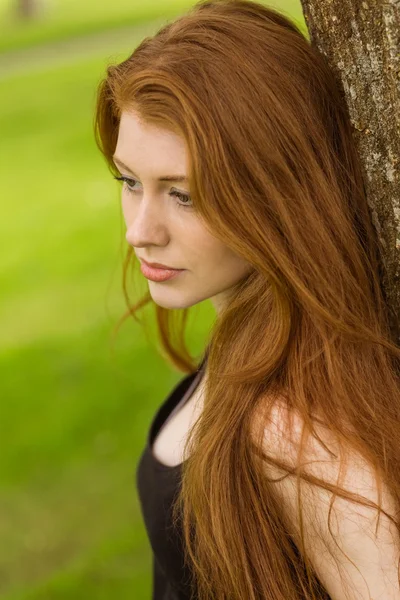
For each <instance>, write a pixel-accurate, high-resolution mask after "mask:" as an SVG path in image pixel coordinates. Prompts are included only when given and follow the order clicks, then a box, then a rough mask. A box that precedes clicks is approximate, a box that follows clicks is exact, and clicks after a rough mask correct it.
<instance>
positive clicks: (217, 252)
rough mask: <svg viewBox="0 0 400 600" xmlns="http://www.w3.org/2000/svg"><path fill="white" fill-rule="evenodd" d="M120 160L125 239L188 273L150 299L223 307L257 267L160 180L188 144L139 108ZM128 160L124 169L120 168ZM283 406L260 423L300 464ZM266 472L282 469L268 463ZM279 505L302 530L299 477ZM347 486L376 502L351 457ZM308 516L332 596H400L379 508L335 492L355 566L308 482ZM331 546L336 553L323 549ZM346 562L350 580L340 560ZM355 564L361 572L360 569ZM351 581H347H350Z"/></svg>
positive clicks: (283, 487) (177, 169)
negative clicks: (145, 119)
mask: <svg viewBox="0 0 400 600" xmlns="http://www.w3.org/2000/svg"><path fill="white" fill-rule="evenodd" d="M114 161H115V164H116V166H117V168H118V169H119V171H120V173H121V175H122V176H124V177H126V178H127V179H129V180H136V182H135V181H133V182H132V188H133V190H134V191H132V192H129V191H128V189H127V186H126V184H124V188H123V191H122V210H123V216H124V220H125V224H126V240H127V242H128V244H130V245H131V246H132V247H133V249H134V251H135V253H136V255H137V256H138V257H141V258H144V259H145V260H147V261H148V262H158V263H163V264H166V265H169V266H171V267H174V268H177V269H185V271H184V272H183V273H182V274H181V275H180V276H179V277H178V278H176V279H172V280H170V281H164V282H162V283H161V282H153V281H150V280H149V281H148V285H149V291H150V293H151V296H152V298H153V300H154V302H155V303H156V304H158V305H160V306H163V307H165V308H186V307H190V306H193V305H195V304H197V303H199V302H202V301H203V300H206V299H211V301H212V303H213V305H214V307H215V309H216V311H217V312H220V311H221V310H222V309H223V307H224V306H225V305H226V303H227V302H228V299H229V293H230V291H231V290H232V288H233V286H235V285H236V284H237V283H238V282H239V281H240V280H241V279H242V278H243V277H245V276H246V275H247V274H248V273H249V272H250V271H251V266H250V265H249V264H248V263H246V261H244V260H243V259H242V258H241V257H239V256H237V255H236V254H235V253H234V252H232V250H230V249H229V248H227V247H226V246H225V245H224V244H223V243H222V242H221V241H220V240H218V239H217V238H216V237H214V236H213V235H212V233H211V231H210V230H209V228H208V227H207V226H206V224H205V223H204V222H203V221H202V220H201V219H200V217H199V215H198V214H197V213H196V211H195V210H193V209H192V208H190V207H189V208H185V206H183V205H185V204H187V205H188V206H190V199H189V201H182V205H181V206H178V204H180V203H181V201H180V200H179V198H177V197H175V196H173V195H171V194H172V193H173V191H177V192H180V193H181V194H184V195H186V196H190V190H189V189H188V184H187V182H184V181H179V182H178V181H172V182H165V181H164V182H160V181H158V179H159V178H160V177H163V176H165V175H172V174H174V175H175V174H177V175H178V174H179V175H185V176H188V156H187V151H186V146H185V143H184V140H183V139H182V138H180V137H179V136H177V135H175V134H174V133H172V132H170V131H168V130H165V129H160V128H158V127H154V126H150V125H147V124H145V123H142V122H140V120H139V119H138V117H137V115H135V114H134V113H133V112H129V113H128V112H123V113H122V117H121V122H120V128H119V135H118V142H117V147H116V150H115V154H114ZM123 165H125V166H123ZM204 382H205V375H204V377H203V379H202V381H201V383H200V385H199V386H198V388H197V389H196V390H195V391H194V393H193V394H192V396H191V397H190V399H189V400H188V401H187V403H186V404H185V405H184V407H183V408H182V409H180V410H179V411H178V412H177V413H176V414H174V415H173V417H172V418H171V420H170V421H168V422H167V424H166V426H164V427H163V428H162V429H161V431H160V433H159V435H158V436H157V439H156V440H155V445H154V448H153V451H154V453H155V455H156V456H157V457H158V458H159V459H160V460H161V461H162V462H165V463H166V464H169V465H174V464H179V463H180V462H181V461H182V459H183V457H182V449H183V446H184V441H185V438H186V435H187V433H188V430H189V428H190V426H191V425H192V424H193V422H194V419H195V418H197V416H198V414H199V411H201V405H200V407H199V406H198V405H197V400H199V399H201V396H202V393H201V392H202V386H203V384H204ZM286 423H287V413H286V408H285V405H284V403H282V405H277V406H276V408H275V409H274V411H273V413H272V415H271V422H270V424H269V425H268V426H266V427H265V428H264V432H265V434H264V439H265V452H267V453H268V454H270V455H272V456H274V455H275V456H276V457H277V458H282V456H284V457H285V460H287V461H289V463H291V464H294V463H295V461H296V456H297V453H298V442H299V439H300V432H301V429H302V426H303V423H302V420H301V418H300V417H297V416H296V417H295V427H294V430H293V431H294V435H293V436H292V437H290V435H289V432H288V427H287V426H286ZM317 430H318V433H319V435H320V437H321V439H322V440H323V441H324V442H325V443H326V444H327V445H328V447H331V448H332V447H333V446H334V443H335V440H334V439H333V438H332V436H331V435H330V433H329V431H328V430H325V431H322V430H319V429H318V427H317ZM305 460H309V461H313V462H312V463H310V465H309V467H307V469H306V470H307V472H309V473H312V474H314V475H316V476H317V477H320V478H322V479H325V480H326V481H327V482H329V483H333V484H335V483H336V478H337V475H338V468H339V464H338V461H337V460H334V459H332V458H331V457H330V456H329V455H328V454H327V452H326V451H325V450H324V449H323V447H322V446H320V444H319V443H317V442H315V441H314V442H312V441H310V442H309V447H308V448H307V453H306V455H305ZM267 469H268V476H269V477H275V478H277V477H279V476H281V475H282V473H281V472H279V471H277V470H276V469H274V468H273V467H270V466H268V467H267V466H266V472H267ZM275 485H276V493H277V494H278V495H279V497H280V499H281V504H282V509H283V510H284V511H285V513H286V516H287V518H288V520H289V521H290V523H292V527H293V531H294V532H297V533H298V531H299V520H298V513H297V490H296V486H295V485H294V481H293V478H291V477H287V478H286V479H283V480H282V481H281V482H279V483H277V484H275ZM345 486H346V489H347V490H349V491H350V492H354V493H359V494H361V495H363V496H364V497H365V498H367V499H370V500H372V501H374V502H378V492H377V488H376V483H375V480H374V478H373V476H372V470H371V469H370V467H369V465H367V464H365V462H364V461H363V460H362V459H361V458H360V457H358V456H356V455H353V456H352V461H351V462H350V467H349V469H348V472H347V476H346V479H345ZM302 489H303V490H304V496H303V497H304V502H305V504H306V507H307V510H306V511H305V513H304V514H303V518H304V531H305V534H306V547H307V554H308V556H309V558H310V561H311V563H312V565H313V567H314V569H315V571H316V573H317V575H318V577H319V578H320V580H321V581H322V583H323V585H324V586H325V588H326V589H327V591H328V593H329V595H330V596H331V598H332V600H400V590H399V585H398V579H397V561H398V559H399V546H400V543H399V539H398V534H397V531H395V528H394V527H393V525H392V524H391V523H390V521H389V520H388V519H387V517H385V516H384V515H381V519H380V526H379V529H378V534H377V537H376V538H375V535H374V532H375V524H376V522H375V517H376V511H375V510H374V509H370V508H366V507H362V506H360V505H359V504H354V503H351V502H350V501H348V500H345V499H341V498H338V499H337V500H336V501H335V503H334V505H333V510H332V513H333V514H332V518H331V528H332V529H333V533H334V535H335V538H336V540H337V543H338V544H339V547H340V549H341V550H342V551H343V552H345V553H346V554H347V555H348V556H349V557H350V559H351V561H352V562H353V564H351V562H349V560H348V559H347V558H346V557H345V556H344V554H343V553H342V552H341V551H340V549H339V548H337V546H336V545H335V544H334V542H333V538H332V537H331V534H330V532H329V529H328V511H329V500H330V498H331V494H330V493H329V492H327V491H325V490H322V489H321V488H317V487H315V486H312V489H311V487H310V486H309V485H308V484H305V483H304V484H303V488H302ZM383 508H384V509H385V510H387V512H389V514H391V515H394V513H395V511H396V506H395V504H394V500H393V498H392V497H391V496H390V493H389V491H388V490H387V489H386V488H384V490H383ZM326 547H329V548H330V549H331V551H332V554H333V558H332V556H331V554H330V553H329V552H328V551H327V550H326ZM335 558H336V560H337V561H338V564H339V565H341V567H342V571H341V573H342V575H343V576H344V582H342V580H341V577H340V571H338V567H337V564H336V563H335V560H334V559H335ZM357 569H358V570H357ZM346 583H347V585H346Z"/></svg>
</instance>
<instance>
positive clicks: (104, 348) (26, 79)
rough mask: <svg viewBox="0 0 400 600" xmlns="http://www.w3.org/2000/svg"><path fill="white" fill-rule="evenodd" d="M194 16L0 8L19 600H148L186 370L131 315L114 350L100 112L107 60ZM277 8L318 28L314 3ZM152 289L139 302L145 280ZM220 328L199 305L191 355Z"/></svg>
mask: <svg viewBox="0 0 400 600" xmlns="http://www.w3.org/2000/svg"><path fill="white" fill-rule="evenodd" d="M193 4H194V2H191V1H190V0H151V2H146V3H145V2H143V0H113V1H112V2H105V1H103V2H100V3H99V2H96V1H95V0H84V1H83V0H0V172H1V177H0V234H1V235H0V240H1V242H0V243H1V248H2V251H1V253H0V397H1V404H0V597H1V598H4V599H5V600H27V599H35V600H44V599H51V600H59V599H61V598H63V599H66V598H68V599H69V598H71V599H72V598H73V599H74V600H79V599H85V600H87V599H90V600H100V599H105V598H107V599H109V598H112V599H113V600H119V599H128V598H133V599H138V600H142V599H143V600H146V599H150V597H151V551H150V546H149V543H148V540H147V537H146V533H145V529H144V525H143V523H142V518H141V514H140V508H139V504H138V498H137V493H136V488H135V469H136V465H137V461H138V458H139V455H140V453H141V452H142V450H143V447H144V444H145V443H146V436H147V433H148V428H149V424H150V421H151V419H152V418H153V416H154V413H155V411H156V409H157V408H158V406H159V405H160V404H161V402H163V401H164V399H165V397H166V395H167V394H169V393H170V391H171V389H172V387H173V386H174V385H175V384H176V383H177V382H178V380H179V379H181V378H182V376H183V375H182V374H181V373H179V372H176V371H173V370H172V369H171V367H170V366H168V365H167V364H166V362H165V361H164V359H163V358H162V357H161V356H160V355H159V353H158V352H157V350H156V342H155V341H154V342H152V343H149V340H148V339H147V337H146V336H145V334H144V332H143V330H142V329H141V327H140V326H139V325H138V324H137V323H136V322H135V321H133V319H130V320H128V321H126V322H125V324H124V325H123V326H122V328H121V329H120V331H119V333H118V336H117V338H116V340H115V345H114V346H113V351H112V348H111V346H112V330H113V327H114V326H115V325H116V322H117V321H118V319H119V317H120V316H121V315H122V313H123V312H124V310H125V303H124V299H123V294H122V289H121V277H122V260H123V256H124V255H125V251H126V248H127V244H126V242H125V238H124V233H125V231H124V226H123V219H122V215H121V210H120V202H119V199H120V193H119V186H118V183H117V182H115V181H114V180H113V179H112V177H111V175H110V173H109V172H108V170H107V167H106V164H105V162H104V159H103V158H102V156H101V155H100V153H99V151H98V150H97V147H96V146H95V142H94V136H93V115H94V106H95V96H96V89H97V85H98V84H99V82H100V81H101V79H102V78H103V77H104V75H105V70H106V68H107V66H108V65H109V64H111V63H114V62H119V61H121V60H123V59H125V58H126V57H127V56H128V55H129V54H130V53H131V52H132V51H133V49H134V48H135V47H136V46H137V44H138V43H139V42H140V41H141V39H142V38H143V37H145V36H147V35H151V34H152V33H155V32H156V31H157V29H158V28H159V27H160V26H161V25H163V24H164V23H166V22H167V21H170V20H173V19H174V18H175V17H176V16H178V15H179V14H181V13H183V12H185V10H186V9H188V8H189V7H190V6H192V5H193ZM265 4H269V5H270V6H275V7H277V8H279V9H280V10H281V11H282V12H285V13H286V14H287V15H289V16H290V17H292V18H293V19H294V20H295V21H296V22H297V23H298V25H300V26H301V28H302V29H303V31H306V27H305V22H304V20H303V15H302V11H301V6H300V0H276V1H273V0H270V2H268V3H266V2H265ZM136 283H137V282H136ZM139 283H140V285H141V286H142V287H141V288H139V291H140V294H142V292H144V291H146V289H147V280H145V278H144V277H142V281H141V282H139ZM150 317H151V315H150ZM214 317H215V314H214V310H213V307H212V306H211V303H210V301H205V302H203V303H201V304H200V305H197V306H195V307H193V308H192V310H191V321H190V323H189V329H188V338H187V342H188V346H189V347H190V349H191V350H192V353H193V355H198V356H199V355H200V353H201V351H202V349H203V347H204V344H205V341H206V337H207V333H208V330H209V327H210V325H211V323H212V321H213V319H214ZM154 331H155V330H154ZM153 339H154V340H155V338H153Z"/></svg>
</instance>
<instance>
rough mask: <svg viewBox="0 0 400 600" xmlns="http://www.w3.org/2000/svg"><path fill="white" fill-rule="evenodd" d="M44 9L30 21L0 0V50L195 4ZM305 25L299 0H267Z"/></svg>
mask: <svg viewBox="0 0 400 600" xmlns="http://www.w3.org/2000/svg"><path fill="white" fill-rule="evenodd" d="M42 2H43V6H44V7H45V9H44V10H43V12H42V13H41V14H39V16H38V18H37V19H36V20H34V21H32V22H30V23H21V22H19V21H18V20H17V19H16V17H15V12H14V9H13V7H14V4H15V0H0V53H1V52H5V51H10V50H19V49H22V48H28V47H32V46H35V45H39V44H44V43H49V42H58V41H61V40H63V39H67V38H72V37H76V38H79V37H80V36H85V35H88V34H91V33H99V32H102V31H110V29H118V28H122V27H125V26H127V25H137V24H140V23H143V22H145V21H149V20H151V19H153V18H154V19H159V18H165V19H170V18H172V17H173V16H175V15H178V14H179V13H181V12H183V11H185V10H186V9H187V8H188V7H190V6H192V5H193V4H195V2H191V1H190V0H151V2H143V1H142V0H118V1H117V2H98V1H97V0H85V1H84V2H83V1H82V0H64V1H63V2H62V1H61V0H58V1H56V0H42ZM267 4H270V5H271V6H276V7H278V8H279V9H280V10H282V11H286V13H287V14H288V15H290V16H291V17H292V18H294V19H296V20H297V21H298V22H299V24H300V26H301V27H302V28H303V30H304V31H306V29H305V22H304V18H303V14H302V10H301V5H300V0H284V2H282V0H270V1H269V2H267Z"/></svg>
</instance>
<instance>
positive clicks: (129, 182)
mask: <svg viewBox="0 0 400 600" xmlns="http://www.w3.org/2000/svg"><path fill="white" fill-rule="evenodd" d="M114 179H116V180H117V181H123V182H124V184H125V188H126V190H127V191H128V192H129V193H130V194H134V193H135V192H136V190H134V189H132V188H133V187H134V186H135V184H136V183H138V180H137V179H132V178H131V177H124V176H123V175H121V177H115V176H114ZM169 195H170V196H174V197H176V198H179V200H180V202H176V204H177V206H178V207H181V206H182V207H183V208H192V204H186V202H191V197H190V196H189V194H184V193H183V192H178V190H174V189H172V190H171V191H170V192H169Z"/></svg>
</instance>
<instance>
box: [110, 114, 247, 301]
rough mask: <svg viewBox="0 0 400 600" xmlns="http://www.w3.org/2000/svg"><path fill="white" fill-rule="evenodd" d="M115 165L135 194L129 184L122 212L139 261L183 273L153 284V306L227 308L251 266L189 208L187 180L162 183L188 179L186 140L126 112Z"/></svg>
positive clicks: (123, 200)
mask: <svg viewBox="0 0 400 600" xmlns="http://www.w3.org/2000/svg"><path fill="white" fill-rule="evenodd" d="M114 162H115V164H116V166H117V168H118V170H119V172H120V174H121V175H122V176H123V177H126V178H128V179H129V180H130V181H128V184H129V187H131V188H132V189H133V191H129V190H128V188H127V185H126V183H125V184H124V186H123V190H122V211H123V215H124V220H125V224H126V240H127V242H128V243H129V244H130V245H131V246H132V247H133V249H134V251H135V253H136V256H137V257H138V258H139V259H140V260H141V259H144V260H145V261H147V262H157V263H161V264H163V265H168V266H169V267H172V268H175V269H184V270H183V271H181V272H180V273H179V275H178V276H177V277H174V278H173V279H170V280H166V281H162V282H155V281H151V280H150V279H149V280H148V284H149V291H150V294H151V296H152V298H153V300H154V302H155V303H156V304H158V305H159V306H162V307H164V308H188V307H190V306H193V305H194V304H197V303H198V302H201V301H202V300H206V299H208V298H210V299H211V301H212V302H213V304H214V307H215V309H216V310H217V311H219V310H220V309H222V308H223V307H224V305H225V303H226V302H227V301H228V298H229V292H230V289H231V288H232V287H233V286H234V285H235V284H237V283H238V282H239V281H240V280H241V279H242V278H243V277H244V276H246V275H247V274H248V273H249V272H250V271H251V270H252V267H251V265H250V264H249V263H247V262H246V261H244V260H243V259H242V258H241V257H239V256H237V255H236V254H234V252H232V250H230V249H229V248H227V247H226V246H225V245H224V244H223V243H222V242H221V241H219V240H218V239H217V238H215V237H214V236H213V235H212V234H211V233H210V231H209V230H208V229H207V228H206V226H205V224H204V222H203V221H202V220H201V218H200V216H199V215H198V214H197V213H196V211H195V209H193V208H191V207H190V203H191V201H190V189H189V187H188V185H189V184H188V181H177V180H174V181H159V179H160V178H162V177H165V176H170V175H174V176H176V175H183V176H186V177H187V176H188V175H189V174H188V161H187V153H186V146H185V142H184V140H183V138H181V137H179V136H177V135H176V134H174V133H172V132H170V131H168V130H166V129H160V128H158V127H155V126H154V125H147V124H144V123H142V122H140V121H139V118H138V117H137V116H136V114H135V113H133V112H123V113H122V116H121V121H120V127H119V133H118V141H117V147H116V150H115V154H114ZM174 192H179V193H181V194H183V195H184V196H187V197H186V198H185V197H183V198H182V197H177V196H176V195H174ZM185 205H188V206H185Z"/></svg>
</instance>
